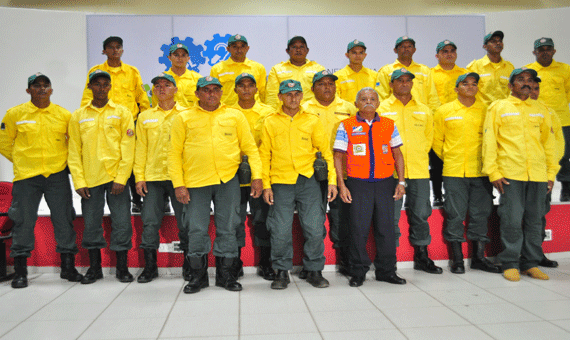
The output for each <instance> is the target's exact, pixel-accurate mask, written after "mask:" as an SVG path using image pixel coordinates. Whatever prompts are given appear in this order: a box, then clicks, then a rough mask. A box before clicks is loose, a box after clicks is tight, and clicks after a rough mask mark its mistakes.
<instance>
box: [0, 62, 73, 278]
mask: <svg viewBox="0 0 570 340" xmlns="http://www.w3.org/2000/svg"><path fill="white" fill-rule="evenodd" d="M26 92H27V93H28V94H29V95H30V97H31V100H30V101H29V102H27V103H24V104H21V105H18V106H15V107H13V108H11V109H9V110H8V111H7V112H6V115H5V116H4V118H3V119H2V124H1V125H0V153H1V154H2V155H4V157H6V158H7V159H8V160H9V161H11V162H12V163H13V164H14V183H13V186H12V203H11V205H10V209H9V210H8V216H9V217H10V219H11V220H12V221H14V226H13V228H12V246H11V247H10V250H11V252H10V256H11V257H12V258H14V271H15V272H16V273H15V274H16V275H15V276H14V279H13V280H12V288H25V287H27V286H28V269H27V259H28V257H30V255H31V251H32V250H33V249H34V242H35V240H34V227H35V226H36V220H37V218H38V207H39V205H40V200H41V199H42V195H43V196H44V197H45V200H46V202H47V204H48V206H49V210H50V218H51V221H52V224H53V232H54V234H55V240H56V243H57V246H56V248H55V251H56V252H58V253H60V256H61V273H60V277H61V278H62V279H66V280H68V281H71V282H78V281H81V280H82V279H83V275H81V274H79V273H78V272H77V270H76V269H75V254H77V251H78V250H77V245H76V244H75V242H76V235H75V231H74V230H73V220H74V219H75V209H73V202H72V199H71V186H70V184H69V170H68V169H67V153H68V151H67V150H68V136H67V125H68V123H69V119H70V118H71V114H70V113H69V111H67V110H66V109H64V108H62V107H61V106H59V105H56V104H54V103H52V102H51V101H50V97H51V94H52V93H53V89H52V87H51V81H50V79H49V78H48V77H47V76H46V75H44V74H42V73H36V74H33V75H31V76H30V77H29V78H28V88H27V89H26Z"/></svg>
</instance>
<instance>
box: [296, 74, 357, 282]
mask: <svg viewBox="0 0 570 340" xmlns="http://www.w3.org/2000/svg"><path fill="white" fill-rule="evenodd" d="M338 80H339V79H338V77H337V76H336V75H335V74H332V73H329V72H328V71H320V72H318V73H316V74H315V76H314V77H313V86H312V87H311V91H312V92H313V93H314V95H315V97H314V98H313V99H311V100H309V101H307V102H305V104H303V105H302V108H303V110H304V111H305V112H308V113H312V114H315V115H317V116H318V117H319V118H320V119H321V122H322V123H323V126H324V128H325V135H326V136H327V138H328V140H329V145H330V148H331V152H332V146H333V144H334V140H335V138H336V130H337V129H338V126H339V125H340V122H342V121H343V120H345V119H347V118H349V117H351V116H354V115H356V112H357V111H358V110H357V109H356V107H355V106H354V104H352V103H349V102H348V101H346V100H343V99H341V98H339V96H338V95H337V87H336V83H337V82H338ZM331 171H332V169H331ZM345 177H346V176H345ZM321 192H322V194H323V204H324V207H325V211H326V207H327V200H326V196H327V193H328V183H327V181H322V182H321ZM329 208H330V211H329V232H330V234H329V235H330V239H331V241H332V242H333V247H334V248H335V250H336V253H337V263H338V264H339V272H340V273H342V274H348V246H349V241H350V240H349V237H350V235H349V230H348V210H349V209H350V205H349V204H346V203H344V202H342V200H341V198H340V197H339V196H337V197H336V198H335V199H334V200H333V201H331V202H330V203H329ZM305 273H306V271H302V272H301V273H300V274H299V277H301V278H303V276H304V275H305Z"/></svg>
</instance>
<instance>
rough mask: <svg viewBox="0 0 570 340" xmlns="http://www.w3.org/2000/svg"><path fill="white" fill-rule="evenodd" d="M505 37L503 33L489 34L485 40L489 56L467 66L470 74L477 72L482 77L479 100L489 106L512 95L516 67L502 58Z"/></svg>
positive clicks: (484, 44) (484, 46)
mask: <svg viewBox="0 0 570 340" xmlns="http://www.w3.org/2000/svg"><path fill="white" fill-rule="evenodd" d="M504 37H505V34H504V33H503V32H502V31H494V32H491V33H489V34H487V35H486V36H485V37H484V38H483V49H484V50H485V51H486V52H487V54H486V55H485V56H484V57H483V58H481V59H477V60H473V61H472V62H471V63H469V65H467V71H468V72H475V73H477V74H478V75H479V77H481V79H480V80H479V92H477V99H478V100H480V101H482V102H483V104H485V105H487V106H489V105H491V103H492V102H494V101H495V100H499V99H505V98H507V97H508V96H509V93H510V90H509V87H508V84H509V75H510V74H511V72H512V71H513V70H514V69H515V67H514V66H513V64H511V63H510V62H508V61H506V60H504V59H503V57H501V52H502V51H503V47H504V45H503V38H504Z"/></svg>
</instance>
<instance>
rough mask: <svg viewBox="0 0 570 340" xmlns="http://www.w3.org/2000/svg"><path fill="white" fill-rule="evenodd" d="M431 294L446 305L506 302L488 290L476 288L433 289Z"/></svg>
mask: <svg viewBox="0 0 570 340" xmlns="http://www.w3.org/2000/svg"><path fill="white" fill-rule="evenodd" d="M429 294H430V295H431V296H433V297H434V298H435V299H437V300H438V301H440V302H441V303H443V304H444V305H446V306H457V305H485V304H492V303H503V302H505V301H504V300H503V299H501V298H500V297H498V296H496V295H493V294H491V293H489V292H488V291H486V290H484V289H481V288H476V289H466V290H433V291H430V292H429Z"/></svg>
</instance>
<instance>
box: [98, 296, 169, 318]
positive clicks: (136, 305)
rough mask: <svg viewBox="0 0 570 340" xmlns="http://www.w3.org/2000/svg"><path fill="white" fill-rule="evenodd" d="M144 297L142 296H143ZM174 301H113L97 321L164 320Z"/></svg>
mask: <svg viewBox="0 0 570 340" xmlns="http://www.w3.org/2000/svg"><path fill="white" fill-rule="evenodd" d="M143 296H144V295H143ZM173 304H174V301H166V302H164V301H146V300H144V301H138V302H128V303H127V302H123V301H116V300H115V301H114V302H113V303H112V304H111V305H109V306H108V307H107V309H105V311H104V312H103V313H102V314H101V315H100V316H99V319H107V320H120V319H147V318H148V319H150V318H159V319H161V318H162V319H166V317H167V316H168V313H170V310H171V309H172V306H173Z"/></svg>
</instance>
